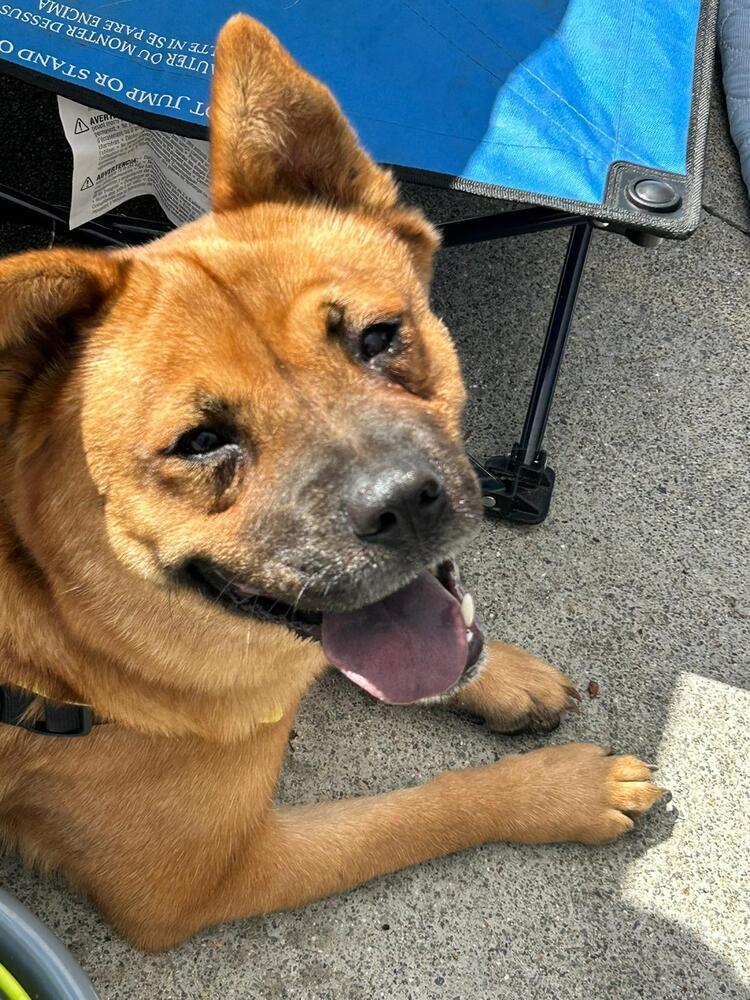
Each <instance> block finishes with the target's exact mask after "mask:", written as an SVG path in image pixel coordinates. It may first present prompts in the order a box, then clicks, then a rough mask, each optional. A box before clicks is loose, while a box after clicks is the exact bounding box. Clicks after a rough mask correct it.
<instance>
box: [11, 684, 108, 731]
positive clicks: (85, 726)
mask: <svg viewBox="0 0 750 1000" xmlns="http://www.w3.org/2000/svg"><path fill="white" fill-rule="evenodd" d="M40 698H41V702H42V705H43V707H44V713H43V715H42V717H41V718H36V719H30V720H27V719H24V718H23V716H24V713H25V712H26V711H27V710H28V709H29V708H30V707H31V705H33V704H35V703H37V704H38V703H39V701H40ZM96 721H98V720H95V719H94V713H93V711H92V710H91V709H90V708H89V706H88V705H76V704H74V703H73V702H57V701H49V700H48V699H47V698H44V697H42V696H40V695H38V694H35V693H34V692H33V691H26V690H24V689H23V688H17V687H11V686H10V685H8V684H0V724H2V725H6V726H18V727H19V728H21V729H26V730H28V731H29V732H31V733H37V734H38V735H40V736H88V734H89V733H90V732H91V727H92V726H93V725H95V723H96Z"/></svg>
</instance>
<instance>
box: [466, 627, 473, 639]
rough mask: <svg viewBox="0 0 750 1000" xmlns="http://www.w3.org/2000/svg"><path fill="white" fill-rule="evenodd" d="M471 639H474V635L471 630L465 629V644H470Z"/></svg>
mask: <svg viewBox="0 0 750 1000" xmlns="http://www.w3.org/2000/svg"><path fill="white" fill-rule="evenodd" d="M473 638H474V633H473V632H472V631H471V629H470V628H467V629H466V641H467V642H471V640H472V639H473Z"/></svg>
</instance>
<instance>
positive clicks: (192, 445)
mask: <svg viewBox="0 0 750 1000" xmlns="http://www.w3.org/2000/svg"><path fill="white" fill-rule="evenodd" d="M234 443H235V438H234V436H233V435H232V433H231V432H230V431H228V430H226V429H218V428H213V427H193V429H192V430H189V431H185V433H184V434H181V435H180V437H179V438H178V439H177V441H175V443H174V444H173V445H172V447H171V448H170V450H169V453H170V454H171V455H175V456H177V457H178V458H201V457H202V456H204V455H210V454H212V453H213V452H216V451H220V450H221V449H222V448H224V447H225V446H226V445H228V444H234Z"/></svg>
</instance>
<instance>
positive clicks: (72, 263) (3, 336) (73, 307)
mask: <svg viewBox="0 0 750 1000" xmlns="http://www.w3.org/2000/svg"><path fill="white" fill-rule="evenodd" d="M125 267H126V265H125V264H124V263H123V262H121V261H120V260H118V258H116V257H115V256H113V255H111V254H108V253H103V252H102V253H96V252H93V251H92V252H87V251H83V250H34V251H31V252H29V253H23V254H19V255H18V256H14V257H7V258H6V259H5V260H1V261H0V373H1V374H2V383H3V385H2V390H0V396H2V397H3V401H7V400H6V397H7V395H8V392H12V391H13V390H11V389H10V384H11V383H13V382H18V381H19V380H21V381H23V382H24V383H25V384H27V385H28V384H30V383H31V382H33V381H34V379H35V377H37V376H38V375H39V374H42V372H43V371H45V370H47V369H48V368H49V367H50V365H52V364H54V363H56V362H57V361H58V360H59V359H60V358H61V356H62V355H63V353H64V352H65V351H66V350H68V349H69V347H70V345H71V343H72V342H73V340H74V339H75V334H76V331H77V329H78V328H79V327H80V324H81V323H83V322H84V321H87V320H91V319H93V318H94V317H95V316H96V315H97V314H98V313H99V312H100V311H101V310H102V309H103V308H105V307H106V304H107V302H108V301H109V300H110V299H111V298H112V297H113V296H114V294H115V291H116V289H117V288H118V286H119V285H120V284H121V282H122V281H123V277H124V271H125Z"/></svg>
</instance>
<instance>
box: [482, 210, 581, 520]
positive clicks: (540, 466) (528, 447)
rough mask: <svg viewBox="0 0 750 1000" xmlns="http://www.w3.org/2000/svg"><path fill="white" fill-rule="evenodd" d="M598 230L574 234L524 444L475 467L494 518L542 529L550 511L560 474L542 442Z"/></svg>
mask: <svg viewBox="0 0 750 1000" xmlns="http://www.w3.org/2000/svg"><path fill="white" fill-rule="evenodd" d="M592 229H593V226H592V224H591V223H590V222H588V221H586V222H581V223H578V224H576V225H575V226H573V228H572V230H571V233H570V239H569V241H568V249H567V251H566V253H565V261H564V263H563V267H562V271H561V272H560V280H559V282H558V286H557V292H556V293H555V301H554V305H553V307H552V314H551V316H550V319H549V324H548V326H547V334H546V336H545V338H544V346H543V347H542V353H541V356H540V358H539V365H538V367H537V371H536V377H535V379H534V385H533V388H532V390H531V398H530V400H529V406H528V410H527V412H526V419H525V421H524V425H523V431H522V433H521V438H520V440H519V441H518V443H517V444H515V445H514V446H513V450H512V451H511V453H510V455H496V456H495V457H493V458H489V459H487V461H486V462H484V463H482V464H480V463H478V462H475V467H476V470H477V473H478V475H479V479H480V483H481V486H482V499H483V503H484V505H485V508H486V512H487V514H489V515H490V516H491V517H497V518H501V519H503V520H507V521H515V522H517V523H520V524H541V522H542V521H543V520H544V519H545V518H546V516H547V512H548V511H549V505H550V500H551V498H552V490H553V488H554V485H555V473H554V470H553V469H551V468H550V467H549V466H548V465H547V455H546V452H545V451H544V450H543V449H542V441H543V439H544V431H545V429H546V426H547V419H548V417H549V412H550V408H551V406H552V399H553V396H554V393H555V385H556V383H557V376H558V374H559V372H560V364H561V362H562V358H563V353H564V351H565V343H566V341H567V337H568V332H569V330H570V322H571V319H572V317H573V309H574V307H575V302H576V295H577V292H578V286H579V284H580V282H581V276H582V274H583V268H584V264H585V263H586V255H587V253H588V248H589V243H590V242H591V233H592Z"/></svg>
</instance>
